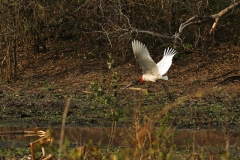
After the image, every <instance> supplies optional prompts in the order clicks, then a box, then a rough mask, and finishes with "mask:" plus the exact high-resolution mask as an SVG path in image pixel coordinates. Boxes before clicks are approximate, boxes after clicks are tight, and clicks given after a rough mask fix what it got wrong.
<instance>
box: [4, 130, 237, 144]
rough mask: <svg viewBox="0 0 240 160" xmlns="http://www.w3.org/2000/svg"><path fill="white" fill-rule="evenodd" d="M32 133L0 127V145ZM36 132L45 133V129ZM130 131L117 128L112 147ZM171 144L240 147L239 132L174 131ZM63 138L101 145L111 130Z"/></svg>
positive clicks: (77, 132) (25, 139)
mask: <svg viewBox="0 0 240 160" xmlns="http://www.w3.org/2000/svg"><path fill="white" fill-rule="evenodd" d="M24 130H25V131H32V130H33V129H31V128H27V129H26V128H17V127H0V144H2V145H3V144H4V145H6V143H14V144H15V145H18V143H20V142H32V141H35V140H37V139H38V138H39V137H37V136H34V135H31V134H24V133H23V131H24ZM38 130H43V131H46V128H39V129H38ZM54 131H55V133H56V139H59V136H58V135H60V129H59V128H58V129H54ZM133 133H134V132H133V131H131V129H126V128H117V129H116V132H115V134H114V139H113V145H116V146H118V145H124V144H125V143H126V142H129V141H132V138H131V136H132V135H133ZM174 133H175V134H174V138H173V144H176V145H177V146H189V145H191V144H195V145H199V146H226V144H229V146H240V131H230V132H229V133H228V134H226V133H225V132H223V131H214V130H211V131H210V130H205V131H193V130H176V131H174ZM65 136H67V137H68V139H69V140H70V141H71V142H74V143H77V144H78V145H85V144H87V143H88V142H89V140H91V141H92V142H93V143H94V144H95V143H99V142H101V144H103V145H107V144H108V143H109V140H110V137H111V128H65Z"/></svg>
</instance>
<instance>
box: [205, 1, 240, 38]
mask: <svg viewBox="0 0 240 160" xmlns="http://www.w3.org/2000/svg"><path fill="white" fill-rule="evenodd" d="M239 5H240V1H239V2H236V3H234V4H232V5H230V6H228V7H227V8H225V9H224V10H222V11H221V12H219V13H218V14H214V15H211V16H210V17H211V18H213V19H215V22H214V23H213V25H212V28H211V30H210V32H209V33H210V34H211V33H212V32H213V31H214V30H215V28H216V26H217V23H218V21H219V19H220V18H221V17H222V16H223V15H224V14H226V13H227V12H229V11H230V10H231V9H233V8H234V7H237V6H239Z"/></svg>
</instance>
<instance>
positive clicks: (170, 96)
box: [162, 84, 174, 101]
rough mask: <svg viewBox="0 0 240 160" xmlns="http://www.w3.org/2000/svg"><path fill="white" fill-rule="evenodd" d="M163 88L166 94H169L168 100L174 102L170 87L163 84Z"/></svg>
mask: <svg viewBox="0 0 240 160" xmlns="http://www.w3.org/2000/svg"><path fill="white" fill-rule="evenodd" d="M162 86H163V88H164V90H165V92H166V93H167V95H168V98H169V99H170V100H171V101H173V100H174V98H173V96H172V95H171V93H170V92H169V91H168V87H167V86H166V85H165V84H162Z"/></svg>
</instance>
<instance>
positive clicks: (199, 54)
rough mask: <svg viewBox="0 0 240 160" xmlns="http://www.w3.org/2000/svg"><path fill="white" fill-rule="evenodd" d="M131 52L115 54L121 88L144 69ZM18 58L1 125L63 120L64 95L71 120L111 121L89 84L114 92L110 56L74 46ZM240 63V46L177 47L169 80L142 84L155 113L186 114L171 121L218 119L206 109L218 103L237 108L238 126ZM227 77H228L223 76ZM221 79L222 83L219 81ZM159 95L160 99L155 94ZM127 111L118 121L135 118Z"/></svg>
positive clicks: (235, 125)
mask: <svg viewBox="0 0 240 160" xmlns="http://www.w3.org/2000/svg"><path fill="white" fill-rule="evenodd" d="M150 52H151V51H150ZM128 54H129V55H130V56H129V57H128V59H125V60H121V57H120V58H119V59H118V58H115V69H116V71H117V72H118V76H119V78H120V79H119V81H118V82H117V84H118V87H119V88H121V87H123V86H125V85H127V84H128V83H130V82H131V81H133V80H136V79H138V78H139V77H140V76H141V74H142V73H141V72H142V71H141V68H140V67H139V65H138V64H137V63H136V62H135V59H134V57H133V55H132V53H131V52H130V51H129V53H128ZM161 56H162V54H160V55H158V56H156V57H154V59H155V60H157V59H161ZM18 59H19V62H21V64H19V66H18V68H19V72H18V75H19V76H18V77H19V79H18V80H17V81H16V82H12V83H8V84H6V83H4V84H2V87H1V90H2V91H3V94H2V95H1V99H2V101H1V102H0V103H1V104H0V106H1V109H0V120H1V121H0V123H1V124H0V125H2V126H3V125H4V126H50V125H51V126H60V124H61V120H62V114H63V110H64V107H65V103H66V99H67V98H68V97H70V96H71V97H72V99H73V100H72V102H71V106H70V109H69V113H68V122H67V125H70V126H108V125H110V124H111V117H109V115H108V112H109V107H108V106H104V105H100V104H99V102H98V101H96V100H94V99H93V97H92V96H91V94H89V93H90V92H91V90H90V88H89V85H90V84H91V83H92V82H95V83H99V84H100V87H101V88H102V89H103V90H104V91H105V92H109V93H110V92H111V88H112V87H111V82H112V78H113V71H112V70H109V69H108V65H107V58H105V57H92V58H88V57H87V58H86V57H82V54H79V55H77V54H73V56H72V55H71V52H67V51H66V53H62V54H60V53H58V54H57V55H56V54H50V53H45V54H38V55H32V57H29V58H28V61H27V60H26V58H25V56H21V55H20V56H19V57H18ZM33 62H34V63H33ZM239 68H240V48H236V47H234V48H233V47H232V48H225V47H218V48H216V49H213V50H211V51H209V52H208V53H206V52H203V51H196V52H193V53H178V55H176V56H175V57H174V60H173V65H172V66H171V68H170V70H169V72H168V76H169V81H159V82H156V83H144V84H142V85H141V86H140V87H141V88H145V89H148V90H149V91H150V93H152V94H153V95H155V97H154V100H156V101H155V102H153V103H154V105H153V106H154V112H155V113H156V114H158V113H159V114H165V113H167V112H169V113H170V114H171V115H176V117H177V116H178V117H179V116H180V117H182V119H181V120H180V121H181V122H180V123H177V121H179V119H177V118H176V117H174V116H173V117H172V118H171V120H172V122H173V124H176V125H180V126H181V127H183V128H184V127H189V125H191V124H190V123H191V119H192V118H195V119H194V120H195V121H194V125H195V126H196V124H197V123H196V121H197V120H196V119H198V122H199V125H201V124H203V125H209V124H210V122H214V116H212V117H211V116H210V118H209V115H206V117H204V115H203V114H205V113H206V114H207V113H209V109H211V108H212V107H215V106H216V105H220V106H222V107H224V108H227V109H228V112H229V113H234V114H233V117H232V119H231V118H230V119H231V122H229V123H230V125H232V126H233V128H238V127H239V117H240V115H239V113H240V112H239V108H240V85H239V83H240V80H239V79H238V78H236V77H235V79H231V77H232V76H240V69H239ZM229 77H230V78H229ZM227 78H229V80H228V81H224V80H225V79H227ZM222 81H223V82H224V83H220V82H222ZM162 83H164V84H166V85H167V86H168V88H169V91H170V93H171V95H172V96H173V98H174V100H170V99H169V98H168V96H167V94H166V93H165V92H164V90H163V87H162ZM218 83H219V84H218ZM217 84H218V85H217ZM137 87H139V86H137ZM119 95H120V97H122V98H126V97H127V98H128V100H130V101H131V100H133V99H132V98H134V97H133V96H134V93H133V92H132V91H129V90H119ZM159 95H161V99H160V98H156V97H157V96H159ZM130 101H129V103H130V104H125V102H123V105H126V106H127V107H131V105H132V103H131V102H130ZM157 104H159V105H160V104H161V107H159V108H158V107H157V106H158V105H157ZM165 106H166V107H165ZM203 106H205V108H204V107H203ZM194 107H203V108H204V109H205V110H204V111H203V110H200V111H198V110H193V111H192V112H191V114H192V115H189V114H190V113H188V111H189V109H191V108H194ZM206 107H208V108H206ZM128 109H129V108H128ZM128 109H126V110H128ZM222 112H224V113H226V112H225V111H224V110H221V114H222ZM126 114H127V117H128V118H125V119H120V122H119V123H120V124H127V123H128V122H129V121H130V120H131V116H129V111H126ZM199 114H200V115H199ZM125 116H126V115H125ZM186 116H187V117H186ZM184 117H185V118H184ZM228 117H229V116H228ZM206 121H207V122H206ZM237 121H238V122H237ZM205 122H206V123H205ZM213 125H214V124H213Z"/></svg>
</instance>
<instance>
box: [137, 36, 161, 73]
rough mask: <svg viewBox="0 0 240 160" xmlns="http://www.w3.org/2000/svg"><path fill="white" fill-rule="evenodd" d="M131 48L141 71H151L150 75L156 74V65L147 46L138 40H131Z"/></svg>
mask: <svg viewBox="0 0 240 160" xmlns="http://www.w3.org/2000/svg"><path fill="white" fill-rule="evenodd" d="M132 48H133V53H134V55H135V58H136V60H137V62H138V63H139V65H140V66H141V67H142V70H143V73H144V74H147V73H151V74H152V75H154V76H155V75H158V74H159V73H158V66H157V64H156V63H155V62H154V61H153V59H152V58H151V56H150V53H149V52H148V50H147V47H146V46H145V45H144V44H143V43H141V42H140V41H138V40H133V41H132Z"/></svg>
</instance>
